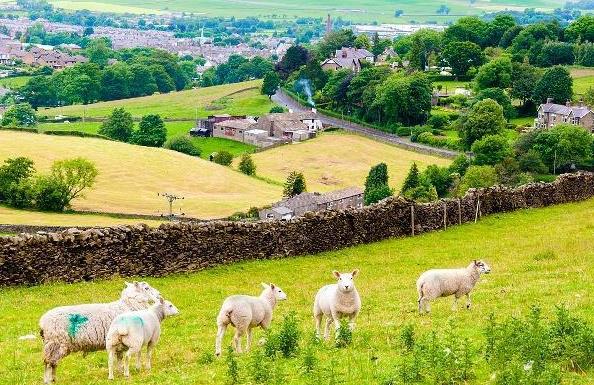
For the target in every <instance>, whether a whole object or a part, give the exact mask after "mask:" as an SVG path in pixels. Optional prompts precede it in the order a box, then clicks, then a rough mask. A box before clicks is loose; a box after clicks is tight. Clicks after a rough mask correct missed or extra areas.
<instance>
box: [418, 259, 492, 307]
mask: <svg viewBox="0 0 594 385" xmlns="http://www.w3.org/2000/svg"><path fill="white" fill-rule="evenodd" d="M490 272H491V268H490V267H489V265H487V264H486V263H485V262H484V261H477V260H474V261H472V262H471V263H470V265H468V267H466V268H461V269H433V270H428V271H426V272H424V273H423V274H421V276H420V277H419V279H418V280H417V292H418V293H419V300H418V302H419V313H421V314H423V312H424V311H425V312H427V313H429V312H430V311H431V307H430V304H429V302H430V301H432V300H434V299H435V298H438V297H447V296H450V295H454V303H453V304H452V310H456V307H457V304H458V298H460V297H462V296H463V295H466V300H467V302H466V308H467V309H470V305H471V303H470V292H471V291H472V289H473V288H474V285H475V284H476V283H477V281H478V280H479V278H480V275H481V274H483V273H484V274H488V273H490Z"/></svg>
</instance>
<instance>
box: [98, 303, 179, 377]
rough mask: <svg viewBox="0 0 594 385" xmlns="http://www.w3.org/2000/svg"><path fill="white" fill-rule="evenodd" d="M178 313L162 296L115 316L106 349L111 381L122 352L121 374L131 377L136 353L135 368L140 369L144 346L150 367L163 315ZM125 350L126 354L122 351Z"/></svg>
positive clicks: (106, 341)
mask: <svg viewBox="0 0 594 385" xmlns="http://www.w3.org/2000/svg"><path fill="white" fill-rule="evenodd" d="M176 314H179V310H177V308H176V307H175V305H174V304H172V303H171V302H169V301H165V300H164V299H163V298H161V299H160V301H159V302H157V303H155V304H154V305H153V306H151V307H150V308H148V309H145V310H136V311H129V312H126V313H123V314H120V315H119V316H117V317H116V318H115V319H114V320H113V321H112V322H111V326H110V327H109V330H108V331H107V337H105V349H106V350H107V353H108V367H109V377H108V378H109V379H110V380H113V378H114V377H113V366H114V363H115V361H116V359H117V361H120V360H121V358H122V355H123V358H124V359H123V362H124V376H125V377H129V376H130V357H131V356H132V355H136V368H137V369H139V370H140V368H141V366H142V365H141V354H142V353H141V351H142V347H143V346H146V368H147V369H150V368H151V356H152V352H153V349H154V348H155V346H156V345H157V342H159V337H160V336H161V322H162V321H163V319H164V318H165V317H169V316H173V315H176ZM124 353H125V354H124Z"/></svg>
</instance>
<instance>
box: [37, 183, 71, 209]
mask: <svg viewBox="0 0 594 385" xmlns="http://www.w3.org/2000/svg"><path fill="white" fill-rule="evenodd" d="M34 191H35V192H34V194H35V206H36V207H37V208H38V209H39V210H42V211H64V209H65V208H66V207H67V206H68V204H69V203H70V200H69V199H68V196H69V191H68V186H66V184H64V183H63V182H62V181H61V180H59V179H57V178H55V177H53V176H40V177H38V178H37V179H36V180H35V184H34Z"/></svg>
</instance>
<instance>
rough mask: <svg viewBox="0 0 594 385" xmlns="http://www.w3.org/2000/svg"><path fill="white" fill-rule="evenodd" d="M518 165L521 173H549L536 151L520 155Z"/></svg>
mask: <svg viewBox="0 0 594 385" xmlns="http://www.w3.org/2000/svg"><path fill="white" fill-rule="evenodd" d="M518 163H519V165H520V170H522V171H526V172H533V173H536V174H546V173H547V172H548V171H549V168H548V167H547V166H546V165H545V164H544V163H543V161H542V159H541V158H540V154H539V153H538V151H536V150H528V152H526V153H524V154H522V155H520V157H519V159H518Z"/></svg>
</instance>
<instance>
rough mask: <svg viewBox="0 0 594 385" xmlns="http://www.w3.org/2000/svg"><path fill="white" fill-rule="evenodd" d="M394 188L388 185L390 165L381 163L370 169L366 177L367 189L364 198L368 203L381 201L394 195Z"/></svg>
mask: <svg viewBox="0 0 594 385" xmlns="http://www.w3.org/2000/svg"><path fill="white" fill-rule="evenodd" d="M392 193H393V191H392V189H390V187H389V186H388V166H387V165H386V164H385V163H380V164H377V165H375V166H373V167H372V168H371V169H370V170H369V174H368V175H367V178H366V179H365V191H364V193H363V200H364V202H365V204H366V205H370V204H373V203H376V202H379V201H381V200H382V199H384V198H387V197H389V196H392Z"/></svg>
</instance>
